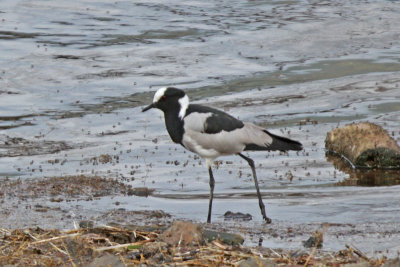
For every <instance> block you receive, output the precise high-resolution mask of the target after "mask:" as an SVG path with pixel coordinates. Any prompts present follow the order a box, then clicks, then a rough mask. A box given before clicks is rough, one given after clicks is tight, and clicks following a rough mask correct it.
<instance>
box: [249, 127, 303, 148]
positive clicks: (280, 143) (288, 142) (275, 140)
mask: <svg viewBox="0 0 400 267" xmlns="http://www.w3.org/2000/svg"><path fill="white" fill-rule="evenodd" d="M264 132H265V133H267V134H268V135H269V136H271V137H272V143H271V144H269V145H266V146H259V145H256V144H248V145H246V147H245V149H244V150H278V151H289V150H293V151H301V150H303V145H302V144H301V143H300V142H298V141H295V140H292V139H289V138H287V137H283V136H279V135H275V134H272V133H270V132H268V131H267V130H265V131H264Z"/></svg>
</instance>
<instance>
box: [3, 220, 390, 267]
mask: <svg viewBox="0 0 400 267" xmlns="http://www.w3.org/2000/svg"><path fill="white" fill-rule="evenodd" d="M160 229H161V228H157V230H154V231H145V230H143V229H140V227H138V228H137V229H134V230H132V229H125V228H123V227H111V226H102V227H94V228H81V229H75V230H67V231H60V230H45V229H41V228H35V229H25V230H8V229H0V235H1V236H0V265H1V266H5V265H8V266H59V265H62V266H160V265H163V266H289V265H290V266H296V265H297V266H299V265H301V266H343V265H345V264H354V263H360V264H363V265H362V266H381V265H383V264H384V263H385V262H389V261H388V260H386V259H384V258H382V259H374V258H368V257H366V256H365V255H364V254H363V253H362V252H360V251H358V250H357V249H355V248H353V247H350V246H347V247H346V248H345V249H343V250H341V251H338V252H336V253H331V252H324V251H322V250H320V249H317V248H315V247H314V248H310V249H309V250H305V251H289V250H286V251H285V250H274V249H271V248H265V247H254V248H251V247H243V246H240V245H227V244H224V243H223V241H221V240H213V241H208V242H205V243H204V244H200V242H199V243H197V244H181V243H180V242H179V243H178V244H176V245H171V244H167V243H166V242H164V241H162V240H161V238H160V237H161V235H162V232H163V230H160ZM252 262H253V264H255V265H249V264H251V263H252ZM355 266H356V265H355ZM357 266H358V265H357ZM360 266H361V265H360Z"/></svg>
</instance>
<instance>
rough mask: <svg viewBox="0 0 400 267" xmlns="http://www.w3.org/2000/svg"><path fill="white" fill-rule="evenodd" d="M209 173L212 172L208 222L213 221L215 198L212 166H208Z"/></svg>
mask: <svg viewBox="0 0 400 267" xmlns="http://www.w3.org/2000/svg"><path fill="white" fill-rule="evenodd" d="M208 174H210V201H209V203H208V216H207V223H211V210H212V202H213V198H214V184H215V180H214V175H213V172H212V170H211V166H209V167H208Z"/></svg>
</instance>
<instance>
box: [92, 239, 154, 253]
mask: <svg viewBox="0 0 400 267" xmlns="http://www.w3.org/2000/svg"><path fill="white" fill-rule="evenodd" d="M152 241H154V239H149V240H143V241H138V242H135V243H128V244H121V245H115V246H110V247H100V248H96V249H94V250H95V251H105V250H112V249H121V248H126V247H129V246H137V245H143V244H145V243H148V242H152Z"/></svg>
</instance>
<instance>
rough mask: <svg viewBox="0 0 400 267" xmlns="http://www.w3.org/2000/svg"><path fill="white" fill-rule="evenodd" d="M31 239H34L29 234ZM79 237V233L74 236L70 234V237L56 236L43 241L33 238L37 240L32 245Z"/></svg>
mask: <svg viewBox="0 0 400 267" xmlns="http://www.w3.org/2000/svg"><path fill="white" fill-rule="evenodd" d="M29 235H30V236H31V237H33V236H32V235H31V234H29ZM77 235H79V234H78V233H74V234H68V235H62V236H55V237H52V238H48V239H43V240H37V238H36V237H33V239H35V240H37V241H35V242H32V243H30V244H31V245H36V244H39V243H45V242H50V241H54V240H58V239H63V238H67V237H74V236H77Z"/></svg>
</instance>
